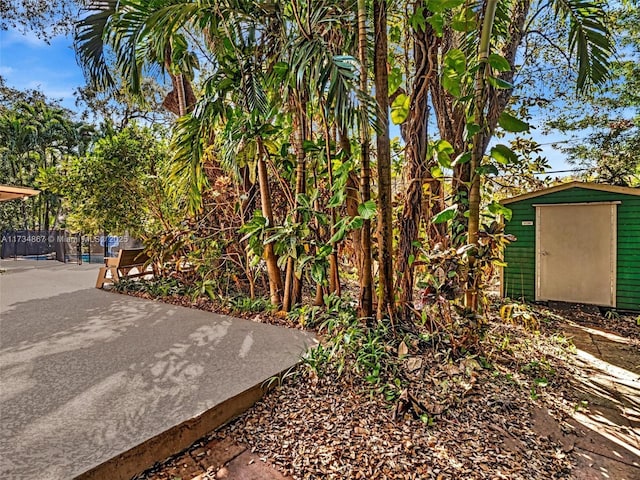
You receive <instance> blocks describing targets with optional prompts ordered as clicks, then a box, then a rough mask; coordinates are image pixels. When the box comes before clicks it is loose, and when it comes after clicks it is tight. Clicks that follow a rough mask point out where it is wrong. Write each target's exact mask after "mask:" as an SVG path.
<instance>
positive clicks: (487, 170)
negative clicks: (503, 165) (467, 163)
mask: <svg viewBox="0 0 640 480" xmlns="http://www.w3.org/2000/svg"><path fill="white" fill-rule="evenodd" d="M476 172H478V174H479V175H498V173H499V172H498V169H497V168H496V166H495V165H482V166H480V167H478V168H476Z"/></svg>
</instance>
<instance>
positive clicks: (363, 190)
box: [358, 0, 388, 319]
mask: <svg viewBox="0 0 640 480" xmlns="http://www.w3.org/2000/svg"><path fill="white" fill-rule="evenodd" d="M358 57H359V60H360V90H362V92H363V94H364V93H367V92H368V91H369V85H368V79H367V68H368V65H367V64H368V62H367V7H366V2H365V0H358ZM387 90H388V88H387ZM369 140H370V139H369V118H368V112H367V106H366V105H365V104H364V103H363V104H362V106H361V107H360V157H361V158H360V162H361V168H362V170H361V174H360V195H361V196H362V202H363V203H364V202H368V201H369V200H371V162H370V159H369ZM360 241H361V242H362V243H361V245H362V248H361V252H362V263H361V269H360V270H359V272H358V274H359V278H360V297H359V302H358V304H359V310H360V312H359V316H360V318H364V319H371V318H372V317H373V276H372V273H371V220H368V219H365V220H364V222H363V224H362V234H361V238H360Z"/></svg>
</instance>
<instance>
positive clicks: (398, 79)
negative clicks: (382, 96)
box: [389, 67, 403, 95]
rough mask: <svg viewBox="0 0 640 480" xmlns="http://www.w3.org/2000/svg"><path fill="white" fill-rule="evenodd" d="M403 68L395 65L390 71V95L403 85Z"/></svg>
mask: <svg viewBox="0 0 640 480" xmlns="http://www.w3.org/2000/svg"><path fill="white" fill-rule="evenodd" d="M402 78H403V77H402V69H401V68H400V67H393V68H392V69H391V71H390V72H389V95H393V94H394V93H396V90H398V88H400V85H402Z"/></svg>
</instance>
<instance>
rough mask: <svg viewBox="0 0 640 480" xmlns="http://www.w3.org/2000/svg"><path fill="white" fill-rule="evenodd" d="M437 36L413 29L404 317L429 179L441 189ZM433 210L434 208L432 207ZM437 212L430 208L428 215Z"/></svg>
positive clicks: (403, 225) (434, 189) (401, 256)
mask: <svg viewBox="0 0 640 480" xmlns="http://www.w3.org/2000/svg"><path fill="white" fill-rule="evenodd" d="M415 8H418V7H417V6H416V7H415ZM435 38H436V36H435V35H434V33H433V29H432V28H431V26H430V25H428V24H427V26H426V27H425V30H422V29H419V30H413V46H414V57H415V65H416V72H415V77H414V78H415V80H414V83H413V89H412V92H411V108H410V112H409V117H408V118H407V121H406V123H405V128H404V130H403V135H404V138H405V142H406V148H405V159H406V160H405V164H406V167H405V168H406V170H405V178H406V181H407V191H406V194H405V199H404V208H403V213H402V218H401V220H400V245H399V251H398V272H399V274H400V279H399V290H400V292H399V293H400V305H401V308H402V317H403V318H404V319H407V320H408V319H409V318H410V317H411V307H412V304H413V287H414V268H413V262H412V261H411V259H414V260H415V259H416V258H418V249H417V248H416V242H418V238H419V231H420V220H421V219H422V216H423V212H422V206H423V197H422V190H423V186H424V183H425V182H429V187H430V188H429V191H430V196H431V198H434V197H435V198H437V197H438V196H439V193H440V183H439V181H437V180H436V179H434V178H433V177H432V176H431V172H430V169H429V160H428V159H427V141H428V134H427V127H428V123H429V104H428V94H429V78H430V76H431V75H433V73H434V69H433V68H432V65H431V63H430V58H431V57H430V55H429V53H430V52H429V49H430V48H435V46H436V43H435V42H434V39H435ZM429 209H430V210H431V208H429ZM433 213H435V212H434V211H428V212H426V216H427V217H428V218H430V217H431V215H432V214H433Z"/></svg>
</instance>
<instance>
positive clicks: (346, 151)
mask: <svg viewBox="0 0 640 480" xmlns="http://www.w3.org/2000/svg"><path fill="white" fill-rule="evenodd" d="M339 135H340V149H341V150H342V155H343V157H345V158H347V159H350V158H351V144H350V143H349V136H348V133H347V132H346V131H345V130H342V131H341V132H340V134H339ZM346 188H347V191H346V200H345V206H346V209H347V215H349V216H350V217H355V216H357V215H358V205H360V202H361V197H360V178H359V177H358V174H357V173H356V172H355V170H351V171H350V172H349V177H348V178H347V187H346ZM349 237H350V239H351V247H352V248H353V253H354V256H355V266H356V268H357V270H358V278H361V275H362V256H363V254H362V247H363V245H362V229H361V228H356V229H354V230H352V231H351V232H349Z"/></svg>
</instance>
